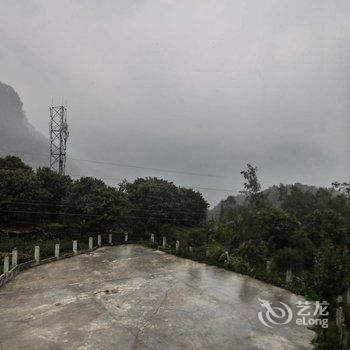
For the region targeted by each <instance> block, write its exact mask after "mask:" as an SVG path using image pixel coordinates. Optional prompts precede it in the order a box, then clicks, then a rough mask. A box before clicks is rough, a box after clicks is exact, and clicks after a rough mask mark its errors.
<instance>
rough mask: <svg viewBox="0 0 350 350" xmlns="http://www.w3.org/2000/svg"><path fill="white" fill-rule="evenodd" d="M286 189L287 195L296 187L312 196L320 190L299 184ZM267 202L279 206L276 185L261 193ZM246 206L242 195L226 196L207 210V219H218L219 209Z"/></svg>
mask: <svg viewBox="0 0 350 350" xmlns="http://www.w3.org/2000/svg"><path fill="white" fill-rule="evenodd" d="M284 186H285V187H286V191H287V194H289V193H290V191H291V190H292V187H296V188H298V189H299V190H301V191H302V192H303V193H305V192H310V193H312V194H316V192H317V191H318V190H319V189H320V188H321V187H318V186H313V185H304V184H301V183H298V182H297V183H295V184H294V185H293V184H289V185H284ZM262 192H263V193H264V194H265V195H266V197H267V199H268V200H269V202H271V203H273V204H274V205H277V206H280V205H281V201H280V198H279V197H280V194H279V187H278V186H277V185H273V186H271V187H269V188H267V189H265V190H263V191H262ZM245 204H246V196H245V195H244V194H238V195H236V196H228V197H227V198H226V199H224V200H222V201H220V202H219V203H218V204H217V205H216V206H214V208H213V209H210V210H208V218H209V219H216V220H217V219H219V217H220V212H221V208H223V210H224V212H226V211H227V210H229V209H231V208H234V207H235V206H237V205H245Z"/></svg>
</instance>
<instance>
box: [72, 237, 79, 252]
mask: <svg viewBox="0 0 350 350" xmlns="http://www.w3.org/2000/svg"><path fill="white" fill-rule="evenodd" d="M73 253H74V255H77V254H78V241H76V240H75V241H73Z"/></svg>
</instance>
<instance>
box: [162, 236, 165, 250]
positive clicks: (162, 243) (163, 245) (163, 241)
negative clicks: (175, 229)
mask: <svg viewBox="0 0 350 350" xmlns="http://www.w3.org/2000/svg"><path fill="white" fill-rule="evenodd" d="M162 245H163V248H165V247H166V237H165V236H163V243H162Z"/></svg>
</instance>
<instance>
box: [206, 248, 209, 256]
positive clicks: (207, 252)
mask: <svg viewBox="0 0 350 350" xmlns="http://www.w3.org/2000/svg"><path fill="white" fill-rule="evenodd" d="M205 256H206V257H208V256H209V248H207V249H206V251H205Z"/></svg>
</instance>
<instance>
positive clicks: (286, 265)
mask: <svg viewBox="0 0 350 350" xmlns="http://www.w3.org/2000/svg"><path fill="white" fill-rule="evenodd" d="M272 261H273V264H274V266H275V268H276V269H277V270H278V271H280V272H285V271H286V270H288V269H291V270H293V271H299V270H301V269H302V267H303V260H302V258H301V256H300V254H299V252H298V251H297V250H296V249H292V248H287V247H286V248H282V249H279V250H277V251H276V252H275V253H274V254H273V260H272Z"/></svg>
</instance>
